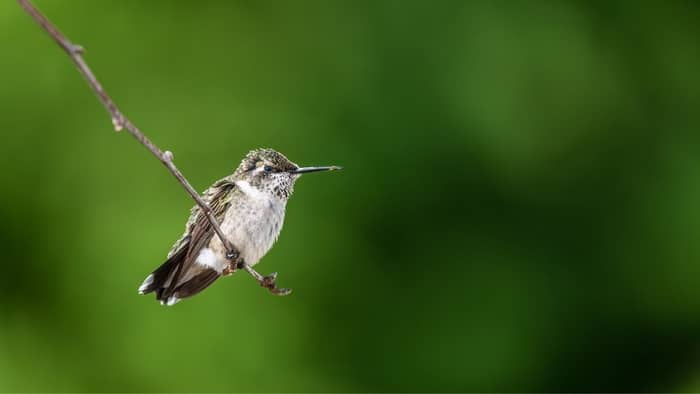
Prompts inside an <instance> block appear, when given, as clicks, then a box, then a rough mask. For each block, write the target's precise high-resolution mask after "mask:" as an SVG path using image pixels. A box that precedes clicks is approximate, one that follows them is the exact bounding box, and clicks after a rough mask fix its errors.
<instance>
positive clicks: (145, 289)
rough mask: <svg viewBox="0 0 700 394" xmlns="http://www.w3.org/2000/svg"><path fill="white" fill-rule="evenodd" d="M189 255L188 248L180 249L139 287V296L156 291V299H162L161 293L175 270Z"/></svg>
mask: <svg viewBox="0 0 700 394" xmlns="http://www.w3.org/2000/svg"><path fill="white" fill-rule="evenodd" d="M186 254H187V248H186V247H183V248H180V250H179V251H177V252H176V253H174V254H173V255H172V256H170V258H168V260H166V261H165V262H164V263H163V264H162V265H161V266H160V267H158V268H156V270H155V271H153V272H152V273H151V274H150V275H148V277H146V279H145V280H144V281H143V283H142V284H141V287H139V294H148V293H152V292H154V291H156V298H158V299H160V296H161V293H162V292H163V290H164V289H165V287H167V283H168V280H169V279H170V277H171V276H172V274H173V272H174V271H175V269H176V268H177V267H178V266H179V265H180V264H181V263H182V259H183V258H184V257H185V255H186Z"/></svg>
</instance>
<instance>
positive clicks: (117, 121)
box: [17, 0, 238, 256]
mask: <svg viewBox="0 0 700 394" xmlns="http://www.w3.org/2000/svg"><path fill="white" fill-rule="evenodd" d="M17 1H18V2H19V5H20V6H22V8H24V10H25V11H27V13H28V14H29V15H30V16H31V17H32V18H33V19H34V20H35V21H36V22H37V23H38V24H39V25H40V26H41V27H42V28H43V29H44V30H45V31H46V32H47V33H48V34H49V35H50V36H51V38H53V39H54V41H56V43H57V44H58V45H59V46H60V47H61V48H63V50H64V51H66V53H67V54H68V56H70V58H71V60H73V63H75V66H76V67H77V68H78V71H80V73H81V74H83V77H85V79H86V80H87V82H88V85H90V87H91V88H92V90H93V91H94V92H95V94H97V98H99V99H100V102H101V103H102V105H104V107H105V108H106V109H107V112H109V114H110V116H111V117H112V123H113V124H114V130H115V131H120V130H122V129H126V131H128V132H129V134H131V135H132V136H133V137H134V138H136V140H137V141H138V142H140V143H141V145H143V146H145V147H146V149H148V150H149V151H150V152H151V153H152V154H153V155H154V156H155V157H157V158H158V160H160V162H161V163H163V164H164V165H165V167H167V168H168V170H169V171H170V172H171V173H172V174H173V176H175V178H176V179H177V181H178V182H180V184H181V185H182V187H184V188H185V190H187V193H188V194H189V195H190V196H191V197H192V199H194V201H195V202H196V203H197V205H199V207H200V208H201V210H202V212H203V213H204V215H205V216H206V218H207V220H209V223H211V226H212V228H213V229H214V231H215V232H216V235H217V236H218V237H219V238H220V239H221V242H222V243H223V245H224V246H225V247H226V249H227V250H228V251H229V253H228V254H227V255H228V256H237V255H238V253H237V252H236V248H235V247H234V246H233V245H232V244H231V242H230V241H229V240H228V239H227V238H226V237H225V236H224V233H223V232H222V231H221V227H220V226H219V223H218V222H217V220H216V218H215V217H214V215H213V213H212V211H211V208H210V207H209V205H207V203H206V202H204V200H202V198H201V197H200V196H199V194H198V193H197V192H196V191H195V190H194V188H193V187H192V185H190V183H189V182H188V181H187V179H185V176H184V175H182V172H180V170H178V169H177V167H175V163H174V162H173V154H172V152H170V151H167V150H166V151H165V152H163V151H161V150H160V149H159V148H158V147H157V146H155V144H153V142H151V140H149V139H148V138H147V137H146V136H145V135H144V134H143V133H142V132H141V130H139V129H138V127H136V126H135V125H134V124H133V123H131V121H130V120H129V119H128V118H127V117H126V116H124V114H123V113H122V112H121V111H120V110H119V108H117V105H116V104H114V101H112V98H111V97H109V95H108V94H107V92H106V91H105V90H104V88H103V87H102V84H100V82H99V81H98V80H97V78H96V77H95V74H93V73H92V70H90V67H88V65H87V63H86V62H85V59H83V51H84V49H83V47H81V46H80V45H76V44H74V43H72V42H71V41H70V40H69V39H68V38H67V37H66V36H65V35H63V33H61V32H60V31H59V30H58V28H57V27H56V26H55V25H54V24H53V23H51V21H49V20H48V19H47V18H46V17H45V16H44V15H43V14H42V13H41V12H40V11H39V10H38V9H37V8H36V7H34V5H33V4H32V3H31V2H30V1H29V0H17Z"/></svg>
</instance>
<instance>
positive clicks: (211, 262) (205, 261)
mask: <svg viewBox="0 0 700 394" xmlns="http://www.w3.org/2000/svg"><path fill="white" fill-rule="evenodd" d="M195 262H196V263H197V264H199V265H203V266H205V267H208V268H211V269H213V270H215V271H216V272H218V273H221V272H222V271H223V270H224V268H226V266H227V265H228V263H227V262H226V259H225V258H224V256H219V255H217V253H216V252H215V251H213V250H212V249H210V248H202V250H201V251H200V252H199V255H198V256H197V260H196V261H195Z"/></svg>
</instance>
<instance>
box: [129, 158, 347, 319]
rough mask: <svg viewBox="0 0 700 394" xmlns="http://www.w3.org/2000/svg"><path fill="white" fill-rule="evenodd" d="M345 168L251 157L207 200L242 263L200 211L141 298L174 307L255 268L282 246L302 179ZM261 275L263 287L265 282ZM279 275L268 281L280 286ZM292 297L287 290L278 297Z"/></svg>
mask: <svg viewBox="0 0 700 394" xmlns="http://www.w3.org/2000/svg"><path fill="white" fill-rule="evenodd" d="M340 168H341V167H338V166H326V167H299V166H298V165H296V164H295V163H293V162H291V161H290V160H289V159H287V157H285V156H284V155H283V154H281V153H279V152H277V151H275V150H273V149H256V150H252V151H250V152H249V153H248V154H247V155H246V156H245V158H244V159H243V160H242V161H241V164H240V165H239V166H238V168H237V169H236V171H235V172H234V173H233V174H231V175H229V176H226V177H224V178H222V179H220V180H218V181H216V182H215V183H214V184H213V185H211V186H210V187H209V188H208V189H207V190H206V191H204V193H203V194H202V199H203V200H204V202H206V203H207V205H209V207H210V208H211V212H212V214H213V215H214V217H215V218H216V219H217V221H218V222H219V223H220V225H221V231H222V233H223V235H224V236H225V237H226V238H227V240H228V241H230V243H231V244H232V245H233V246H234V247H235V249H236V252H237V254H238V257H239V258H237V259H232V256H231V255H230V254H229V253H230V251H229V250H227V248H226V246H225V245H224V244H223V243H222V242H221V239H220V238H219V237H218V236H217V235H216V233H215V231H214V229H213V228H212V226H211V224H210V223H209V221H208V220H207V217H206V214H205V213H204V212H203V211H202V209H201V208H200V207H199V206H198V205H195V206H194V207H193V208H192V210H191V214H190V218H189V220H188V221H187V224H186V225H185V232H184V233H183V234H182V237H180V239H178V240H177V241H176V242H175V244H174V245H173V247H172V249H171V250H170V252H169V253H168V256H167V259H166V260H165V262H164V263H163V264H162V265H161V266H160V267H158V268H156V270H155V271H153V272H152V273H151V274H150V275H148V277H146V279H145V280H144V281H143V283H142V284H141V286H140V287H139V289H138V292H139V294H148V293H152V292H155V295H156V299H157V300H158V301H160V303H161V304H163V305H168V306H169V305H174V304H176V303H177V302H179V301H180V300H182V299H183V298H187V297H192V296H194V295H195V294H198V293H199V292H201V291H202V290H204V289H206V288H207V287H208V286H209V285H211V284H212V283H214V281H216V280H217V279H218V278H220V277H221V276H227V275H230V274H232V273H233V272H234V271H235V270H236V269H237V268H240V267H241V266H242V265H241V264H242V263H244V264H247V265H248V266H249V267H253V266H254V265H256V264H257V263H258V262H260V259H261V258H262V257H263V256H264V255H265V254H266V253H267V252H268V251H269V250H270V248H272V245H273V244H274V243H275V241H276V240H277V237H278V236H279V234H280V231H281V230H282V224H283V222H284V213H285V209H286V206H287V201H288V200H289V197H291V195H292V192H293V190H294V183H295V182H296V181H297V180H298V179H299V178H300V177H301V175H302V174H307V173H311V172H319V171H332V170H339V169H340ZM253 272H254V271H253ZM255 274H257V273H255ZM257 275H258V276H259V277H260V279H259V280H261V284H263V281H262V279H263V278H262V277H261V276H260V275H259V274H257ZM275 275H276V274H272V275H270V276H269V277H265V278H264V279H271V280H272V281H274V277H275ZM289 292H290V290H288V289H281V291H279V292H277V293H276V294H280V295H286V294H289Z"/></svg>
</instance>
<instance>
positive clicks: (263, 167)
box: [233, 148, 300, 199]
mask: <svg viewBox="0 0 700 394" xmlns="http://www.w3.org/2000/svg"><path fill="white" fill-rule="evenodd" d="M297 168H299V166H298V165H296V164H295V163H293V162H291V161H290V160H289V159H287V157H286V156H284V155H283V154H281V153H279V152H277V151H276V150H274V149H268V148H263V149H255V150H252V151H250V152H248V154H247V155H246V156H245V158H244V159H243V160H242V161H241V164H240V165H239V166H238V168H237V169H236V172H235V173H234V174H233V178H234V180H236V181H239V180H240V181H246V182H248V183H249V184H250V185H251V186H252V187H255V188H256V189H258V190H260V191H262V192H267V193H271V194H274V195H275V196H277V197H279V198H284V199H287V198H289V196H290V195H291V194H292V191H293V189H294V181H296V180H297V179H298V178H299V176H300V175H299V174H293V173H290V171H294V170H296V169H297Z"/></svg>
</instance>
